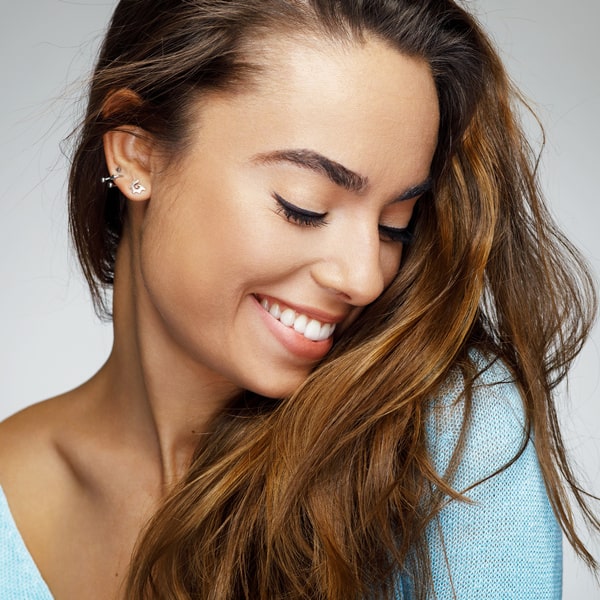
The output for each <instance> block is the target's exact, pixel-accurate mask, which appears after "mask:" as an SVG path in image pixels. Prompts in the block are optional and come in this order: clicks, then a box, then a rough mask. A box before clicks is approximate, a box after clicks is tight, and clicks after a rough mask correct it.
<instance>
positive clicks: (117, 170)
mask: <svg viewBox="0 0 600 600" xmlns="http://www.w3.org/2000/svg"><path fill="white" fill-rule="evenodd" d="M140 102H141V100H140V98H139V96H137V95H136V94H134V93H133V92H131V91H130V90H118V91H116V92H113V93H112V94H110V96H109V97H108V98H107V99H106V101H105V103H104V106H103V111H102V112H103V114H104V115H110V114H111V113H115V112H121V111H124V110H126V109H127V108H131V106H132V105H133V104H137V103H140ZM103 143H104V156H105V158H106V166H107V169H108V173H109V176H112V178H111V182H112V184H113V185H115V186H116V187H118V188H119V191H120V192H121V193H122V194H123V195H124V196H125V197H126V198H127V199H129V200H132V201H139V200H148V199H149V198H150V196H151V194H152V150H153V143H152V139H151V136H150V134H148V133H147V132H145V131H144V130H142V129H140V128H139V127H134V126H130V125H123V126H120V127H118V128H116V129H111V130H110V131H108V132H107V133H105V134H104V136H103Z"/></svg>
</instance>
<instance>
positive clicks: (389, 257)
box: [381, 242, 402, 288]
mask: <svg viewBox="0 0 600 600" xmlns="http://www.w3.org/2000/svg"><path fill="white" fill-rule="evenodd" d="M382 244H383V247H382V250H381V272H382V274H383V284H384V287H385V288H387V287H388V285H390V283H392V281H393V280H394V278H395V277H396V275H397V274H398V270H399V269H400V262H401V259H402V245H401V244H393V243H389V244H386V243H385V242H382Z"/></svg>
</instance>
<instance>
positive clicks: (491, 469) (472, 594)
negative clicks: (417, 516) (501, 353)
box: [0, 357, 562, 600]
mask: <svg viewBox="0 0 600 600" xmlns="http://www.w3.org/2000/svg"><path fill="white" fill-rule="evenodd" d="M475 358H476V360H477V361H478V362H480V363H481V362H482V359H481V357H475ZM462 390H463V384H462V379H461V377H460V376H459V375H456V376H454V377H453V378H451V379H450V380H449V381H448V383H447V386H446V389H445V390H444V393H443V394H442V395H441V397H440V398H439V399H437V400H436V401H435V402H433V403H432V418H431V420H430V423H429V427H428V434H429V441H430V448H431V452H432V456H433V459H434V463H435V466H436V469H437V470H438V472H439V473H442V474H443V473H444V472H445V471H446V469H447V467H448V464H449V461H450V457H451V456H452V452H453V450H454V448H455V447H456V444H457V442H458V437H459V432H460V428H461V424H462V420H463V412H464V404H463V403H462V402H461V401H460V395H461V392H462ZM457 400H458V401H457ZM523 423H524V417H523V405H522V402H521V398H520V395H519V392H518V390H517V387H516V386H515V385H514V383H512V382H511V381H510V376H509V374H508V372H507V371H506V369H505V368H504V367H503V366H502V365H501V364H499V363H495V364H493V365H492V366H490V367H489V368H488V369H487V370H485V371H484V373H483V374H482V375H481V376H480V377H479V379H478V380H477V382H476V385H475V388H474V390H473V404H472V414H471V418H470V421H469V424H470V427H469V430H468V433H467V437H466V442H465V443H466V446H465V451H464V454H463V457H462V460H461V462H460V465H459V467H458V469H457V471H456V473H455V476H454V478H453V480H452V481H453V485H454V488H455V489H456V490H458V491H462V490H466V489H468V488H469V487H470V486H472V485H473V484H476V483H477V482H479V481H481V480H482V479H485V478H486V477H489V476H490V475H493V474H494V473H495V472H496V471H497V470H498V469H500V468H502V467H503V466H504V465H506V463H508V462H509V461H510V460H511V459H513V458H514V457H515V455H516V454H517V452H518V451H519V449H520V448H521V446H522V443H523V440H524V439H525V438H524V436H525V434H524V430H523ZM465 495H466V496H467V497H468V498H470V499H471V500H472V501H473V502H472V503H466V502H460V501H451V502H449V503H448V504H447V505H446V506H445V507H444V508H443V509H442V511H441V513H440V515H439V518H438V519H436V521H435V522H433V523H432V524H431V526H430V527H429V530H428V533H427V541H428V544H429V550H430V554H431V565H432V573H433V582H434V589H435V592H434V595H432V596H431V598H437V599H439V600H453V599H454V598H456V599H458V600H558V599H560V597H561V588H562V547H561V533H560V529H559V527H558V524H557V522H556V519H555V517H554V514H553V512H552V509H551V507H550V504H549V502H548V497H547V494H546V490H545V488H544V482H543V479H542V475H541V472H540V467H539V464H538V460H537V457H536V454H535V450H534V447H533V444H532V443H531V441H529V442H528V443H527V445H526V447H525V451H524V452H523V453H522V454H521V455H520V456H519V458H518V459H517V460H516V461H515V462H514V463H513V464H512V465H511V466H509V467H508V468H507V469H506V470H504V471H502V472H500V473H498V474H496V475H494V476H493V477H490V478H489V479H487V480H485V481H483V482H482V483H479V484H478V485H476V486H475V487H473V489H470V490H469V491H467V492H466V494H465ZM413 589H414V587H413V584H412V582H411V581H410V580H409V579H408V578H406V577H404V578H401V579H400V581H399V585H398V588H397V598H398V600H410V599H411V598H412V597H413V596H414V594H413V592H412V590H413ZM0 599H1V600H52V595H51V594H50V591H49V590H48V587H47V586H46V584H45V582H44V580H43V579H42V577H41V575H40V573H39V571H38V569H37V567H36V566H35V563H34V562H33V559H32V558H31V555H30V554H29V552H28V551H27V548H26V547H25V544H24V543H23V540H22V538H21V536H20V534H19V532H18V530H17V528H16V525H15V523H14V521H13V518H12V516H11V514H10V511H9V508H8V505H7V503H6V499H5V498H4V495H3V493H2V489H1V488H0Z"/></svg>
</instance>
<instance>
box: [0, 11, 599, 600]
mask: <svg viewBox="0 0 600 600" xmlns="http://www.w3.org/2000/svg"><path fill="white" fill-rule="evenodd" d="M114 5H115V2H108V1H106V2H94V1H92V0H80V1H78V2H75V1H73V2H69V1H67V0H63V1H60V0H19V2H14V0H13V1H11V2H8V1H7V0H0V6H1V8H2V12H1V14H2V17H1V19H0V75H1V80H0V86H1V90H2V92H1V94H0V135H1V138H0V209H1V211H0V281H2V288H1V289H2V293H1V294H0V390H1V391H0V419H1V418H3V417H5V416H7V415H8V414H10V413H12V412H14V411H16V410H18V409H20V408H22V407H24V406H26V405H28V404H31V403H33V402H36V401H38V400H41V399H43V398H46V397H49V396H52V395H54V394H57V393H59V392H61V391H64V390H66V389H69V388H71V387H74V386H75V385H77V384H79V383H81V382H82V381H84V380H85V379H86V378H88V377H89V376H90V375H92V374H93V373H94V372H95V370H97V368H98V367H99V365H100V364H101V363H102V361H103V360H105V358H106V357H107V355H108V352H109V348H110V344H111V329H110V325H107V324H102V323H99V322H98V320H97V319H96V318H95V316H94V314H93V311H92V309H91V306H90V302H89V300H88V296H87V291H86V289H85V286H84V285H83V283H82V277H81V276H80V274H79V272H78V269H77V265H76V262H75V259H74V257H73V254H72V252H71V251H70V248H69V242H68V240H67V236H66V207H65V196H66V183H65V177H66V160H65V159H64V158H63V156H62V155H61V152H60V150H59V146H60V143H61V140H62V139H64V138H65V137H66V136H67V135H68V133H69V132H70V130H71V128H72V127H73V124H74V123H75V120H76V119H77V116H78V114H79V111H80V110H83V106H82V104H81V103H77V102H76V100H77V99H78V98H79V97H80V92H81V89H82V86H83V85H84V83H85V73H87V71H88V69H89V68H90V65H91V63H92V62H93V57H94V56H95V52H96V49H97V45H98V43H99V41H100V39H101V36H102V32H103V28H104V26H105V24H106V23H107V21H108V18H109V15H110V13H111V10H112V8H113V7H114ZM467 5H468V6H469V7H470V8H471V10H473V11H474V12H476V13H477V14H478V15H479V18H480V19H481V21H482V22H483V23H484V24H485V25H486V27H487V28H488V30H489V31H490V32H491V34H492V36H493V37H494V39H495V40H496V42H497V44H498V46H500V48H501V53H502V55H503V57H504V59H505V61H506V64H507V66H508V69H509V72H510V73H511V75H512V77H513V79H514V80H515V81H516V83H517V84H518V85H519V86H520V87H521V89H522V90H523V91H524V92H525V94H526V95H527V97H528V98H529V99H530V101H531V102H532V104H533V106H534V107H535V109H536V111H537V113H538V115H539V116H540V117H541V120H542V122H543V124H544V126H545V128H546V132H547V135H548V143H547V147H546V150H545V152H544V160H543V173H542V175H543V182H544V188H545V190H546V192H547V195H548V197H549V199H550V204H551V207H552V209H553V211H554V213H555V215H556V216H557V218H558V221H559V222H560V223H561V224H562V226H563V228H564V229H565V230H566V232H567V233H568V234H569V236H570V237H571V238H572V239H573V240H574V241H575V242H576V244H577V245H578V246H579V247H580V248H581V249H582V250H583V252H584V253H585V255H586V256H587V257H588V259H589V261H590V263H591V264H592V266H593V268H594V270H595V271H596V273H598V272H600V231H599V223H600V203H599V201H598V200H599V195H598V177H599V176H600V160H599V159H600V152H599V151H598V140H599V139H600V116H599V115H600V74H599V69H598V63H599V62H600V60H599V59H600V43H599V42H598V37H597V31H596V27H597V24H598V22H600V3H599V2H598V0H575V1H574V2H573V3H569V5H568V8H567V3H566V2H564V1H559V0H471V1H470V2H467ZM527 125H528V127H529V128H530V131H531V137H532V139H533V140H534V142H536V143H537V142H539V139H540V136H539V131H538V130H537V129H536V127H535V126H534V123H533V122H532V120H531V119H527ZM531 309H532V310H535V307H531ZM599 340H600V332H599V330H598V328H596V330H595V331H594V335H593V337H592V340H591V341H590V342H589V343H588V345H587V347H586V348H585V349H584V351H583V353H582V354H581V356H580V358H579V359H578V361H577V364H576V365H575V368H574V370H573V372H572V376H571V379H570V384H569V399H567V398H566V395H563V396H564V397H563V398H561V401H560V411H561V418H562V421H563V424H564V427H565V432H566V438H567V442H568V447H569V449H570V451H571V452H572V458H573V460H574V463H575V465H576V468H577V471H578V472H579V473H580V474H581V476H582V478H583V481H584V482H585V483H586V484H587V487H588V489H590V490H591V491H593V492H594V493H595V494H597V495H600V460H599V459H600V404H599V402H598V399H599V392H598V387H599V371H600V369H599V365H600V353H599V351H598V341H599ZM597 509H598V511H600V503H598V504H597ZM590 543H591V549H592V551H593V553H594V554H595V556H596V557H597V558H599V559H600V540H599V539H598V537H596V538H594V539H592V540H591V541H590ZM564 598H565V599H567V600H584V599H585V600H588V599H600V586H598V584H597V583H595V581H594V579H593V577H592V576H591V575H590V574H589V572H587V570H586V569H585V568H584V567H583V565H581V564H580V563H579V562H578V561H576V560H575V559H574V558H573V555H572V553H571V552H570V550H569V549H568V548H567V547H566V546H565V583H564ZM482 600H483V599H482Z"/></svg>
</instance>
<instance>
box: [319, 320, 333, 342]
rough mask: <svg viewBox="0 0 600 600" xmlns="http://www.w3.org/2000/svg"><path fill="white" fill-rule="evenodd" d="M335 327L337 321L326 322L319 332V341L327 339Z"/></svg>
mask: <svg viewBox="0 0 600 600" xmlns="http://www.w3.org/2000/svg"><path fill="white" fill-rule="evenodd" d="M334 329H335V323H325V324H324V325H323V327H321V332H320V334H319V341H321V340H326V339H327V338H328V337H330V336H331V334H332V333H333V331H334Z"/></svg>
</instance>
